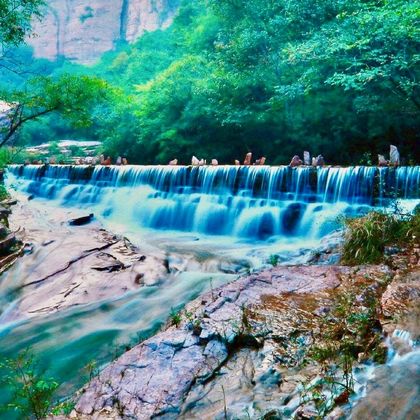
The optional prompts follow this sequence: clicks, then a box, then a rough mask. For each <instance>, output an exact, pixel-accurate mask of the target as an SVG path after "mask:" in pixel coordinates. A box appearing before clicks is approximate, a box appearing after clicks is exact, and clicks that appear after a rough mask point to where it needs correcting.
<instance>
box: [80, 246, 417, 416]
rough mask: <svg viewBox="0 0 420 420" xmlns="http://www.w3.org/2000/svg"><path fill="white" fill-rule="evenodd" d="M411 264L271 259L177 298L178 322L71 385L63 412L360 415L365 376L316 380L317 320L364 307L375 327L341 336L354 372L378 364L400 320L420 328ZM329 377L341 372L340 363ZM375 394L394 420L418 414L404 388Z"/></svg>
mask: <svg viewBox="0 0 420 420" xmlns="http://www.w3.org/2000/svg"><path fill="white" fill-rule="evenodd" d="M419 262H420V250H419V249H414V250H411V251H410V252H409V253H408V254H399V255H394V256H392V257H391V258H390V259H389V260H388V263H387V264H386V265H379V266H360V267H351V268H350V267H342V266H331V267H325V266H321V267H320V266H307V267H305V266H295V267H277V268H273V269H271V270H268V271H263V272H261V273H258V274H254V275H252V276H248V277H244V278H241V279H239V280H237V281H235V282H233V283H230V284H228V285H225V286H222V287H220V288H218V289H215V290H212V291H210V292H208V293H206V294H205V295H203V296H201V297H200V298H198V299H196V300H195V301H193V302H191V303H190V304H188V305H187V306H186V308H185V310H184V311H183V312H182V313H181V314H180V317H179V320H178V322H179V324H178V325H171V326H168V327H167V329H165V330H164V331H162V332H161V333H159V334H157V335H156V336H154V337H152V338H151V339H149V340H146V341H145V342H143V343H141V344H140V345H138V346H136V347H134V348H133V349H132V350H130V351H129V352H127V353H125V354H124V355H123V356H121V357H120V358H119V359H117V360H116V361H115V362H113V363H112V364H111V365H109V366H108V367H106V368H105V369H104V370H103V371H102V372H101V373H100V375H99V376H98V377H97V378H95V379H94V380H93V381H92V382H90V383H89V384H88V385H87V386H86V387H85V388H83V389H82V390H81V392H80V394H79V396H78V397H77V404H76V408H75V412H74V413H73V416H76V415H77V417H78V418H113V419H116V418H118V419H120V418H133V417H134V418H137V419H148V418H151V417H154V416H164V417H165V418H185V419H187V418H188V419H191V418H242V417H246V416H248V417H250V418H256V417H259V418H292V417H293V418H295V417H296V418H305V419H309V418H318V417H319V416H321V417H325V416H327V415H328V412H330V411H331V410H333V409H334V414H333V415H332V416H330V417H329V418H341V417H348V416H349V415H351V413H352V410H353V414H352V418H355V419H358V418H359V419H362V418H366V417H363V415H364V414H366V412H367V411H366V410H368V411H369V412H370V413H371V414H372V415H373V414H375V406H374V405H372V406H370V405H369V404H368V406H366V404H364V402H363V399H362V400H361V403H360V404H361V406H362V409H360V408H358V405H357V402H358V400H359V398H360V397H361V395H363V394H366V393H367V395H368V397H370V392H371V389H370V385H369V383H368V384H367V390H366V389H365V390H363V389H362V388H366V383H365V384H363V383H362V384H358V386H357V394H355V395H354V396H352V395H351V394H349V393H348V394H347V393H346V391H347V390H346V388H345V386H342V387H340V386H339V387H338V389H335V391H332V390H331V389H327V388H325V384H323V382H322V381H323V380H325V371H324V367H325V366H324V365H323V364H322V363H317V362H316V361H315V360H314V358H313V357H312V356H311V351H310V350H311V349H312V348H314V347H316V346H318V347H319V346H321V347H322V346H328V343H325V342H324V340H326V339H327V337H326V335H325V329H326V328H328V327H327V326H326V324H325V322H326V321H328V322H332V323H333V324H334V323H335V325H337V328H338V326H339V325H340V323H344V324H345V323H349V322H350V323H351V322H352V321H351V319H352V316H356V315H357V316H359V317H360V316H362V315H366V313H367V312H366V308H367V307H369V305H374V315H373V319H372V321H373V322H374V324H376V325H374V328H372V330H371V331H370V330H369V328H370V327H369V325H365V328H366V331H364V332H363V335H361V336H359V335H356V334H355V336H354V337H347V338H346V339H353V340H354V342H353V343H351V344H352V346H353V347H355V348H356V349H357V348H359V350H357V352H358V359H359V364H357V363H355V365H354V368H353V372H356V371H359V374H358V375H359V376H360V371H363V370H369V369H371V367H370V365H369V364H368V363H367V362H368V361H370V362H372V360H374V361H375V362H376V363H377V364H382V363H385V362H386V361H387V357H389V353H390V351H391V347H392V348H396V351H397V353H399V354H401V355H403V354H405V353H407V352H409V351H412V349H407V345H406V346H405V347H404V343H403V341H402V340H399V338H398V336H393V333H394V332H395V331H396V330H402V329H403V330H406V331H408V332H409V333H410V334H411V337H412V340H414V341H415V340H418V339H419V337H420V325H419V322H418V302H419V298H420V265H419ZM345 298H346V299H349V298H352V299H354V300H352V301H351V302H349V306H348V307H347V310H348V313H345V314H342V315H341V316H342V317H343V319H340V317H339V315H337V312H335V310H336V308H337V303H338V302H342V299H345ZM350 308H351V309H350ZM331 316H332V317H333V318H332V319H331V318H329V317H331ZM172 321H173V322H174V320H172ZM353 322H354V327H357V325H358V324H357V323H356V322H355V321H354V320H353ZM335 333H336V334H340V331H338V330H337V331H335ZM330 339H331V338H330ZM338 339H339V340H343V339H344V337H338ZM358 340H360V342H358ZM398 341H400V342H399V343H398ZM386 343H387V344H386ZM388 360H389V359H388ZM417 368H418V367H417ZM417 368H416V367H415V366H414V367H411V369H414V371H415V370H416V369H417ZM351 374H352V375H353V373H351ZM416 375H417V373H415V372H414V373H412V376H411V381H412V382H413V383H415V381H416V379H415V378H416ZM330 379H331V378H330ZM334 380H335V381H337V382H340V381H341V382H343V372H342V371H341V370H340V367H338V370H337V372H335V374H334ZM316 383H317V384H318V385H317V386H316V387H314V384H316ZM315 391H316V392H315ZM323 393H324V394H323ZM378 393H379V396H380V397H381V398H383V400H381V411H380V412H381V413H393V415H392V418H393V419H397V418H401V419H402V418H404V419H407V418H413V419H414V418H415V413H418V410H419V405H418V403H416V402H415V401H413V398H408V399H404V398H401V399H400V400H399V402H398V404H397V405H395V400H394V399H392V398H391V395H380V391H378V389H376V398H378ZM374 395H375V394H374ZM417 396H418V395H417ZM319 398H326V399H328V401H325V403H326V404H327V403H328V404H329V406H327V407H322V406H321V405H320V404H319V403H320V401H319ZM354 405H355V406H356V408H354ZM322 410H324V411H322ZM370 418H377V417H375V416H374V415H373V417H370Z"/></svg>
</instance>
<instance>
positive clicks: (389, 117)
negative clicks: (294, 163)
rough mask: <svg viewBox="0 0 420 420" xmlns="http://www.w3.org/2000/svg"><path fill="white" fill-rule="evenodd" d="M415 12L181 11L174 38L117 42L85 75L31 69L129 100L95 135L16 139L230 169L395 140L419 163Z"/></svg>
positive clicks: (343, 8) (53, 130)
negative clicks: (86, 79) (100, 85)
mask: <svg viewBox="0 0 420 420" xmlns="http://www.w3.org/2000/svg"><path fill="white" fill-rule="evenodd" d="M419 5H420V4H419V1H417V0H416V1H412V2H407V1H403V0H397V1H392V2H390V1H377V0H369V1H352V2H343V1H341V0H336V1H321V2H315V3H314V2H311V1H303V2H302V1H276V2H272V1H270V2H267V1H263V0H251V1H250V0H247V1H242V0H239V1H232V0H218V1H213V0H207V1H205V0H199V1H194V2H191V1H187V0H185V1H184V2H183V3H182V6H181V8H180V11H179V14H178V17H177V18H176V19H175V22H174V24H173V25H172V26H171V27H170V28H169V29H167V30H165V31H156V32H153V33H149V34H146V35H145V36H144V37H142V38H141V39H139V40H138V41H137V42H136V43H135V44H133V45H120V46H119V47H118V49H117V50H116V51H115V52H111V53H108V54H106V55H105V56H104V57H103V58H102V60H101V61H100V63H98V64H97V65H96V66H94V67H93V68H83V67H81V66H75V65H70V64H68V63H66V62H60V63H56V64H55V65H51V64H48V63H47V62H45V61H42V60H40V61H37V62H35V63H34V66H35V68H37V70H38V71H41V72H42V71H43V72H45V74H53V75H54V77H56V76H58V75H60V74H63V73H65V72H70V73H72V74H77V75H81V74H86V75H95V76H99V77H101V78H103V79H105V80H107V81H108V82H109V83H110V84H112V85H115V86H118V87H120V88H121V90H122V92H123V93H121V95H119V96H118V97H115V98H114V103H113V107H112V110H111V111H108V110H106V111H105V110H104V109H103V108H101V107H95V109H94V110H92V111H93V114H94V115H95V118H94V124H93V125H92V127H91V128H88V129H86V128H83V130H77V131H74V129H73V128H71V127H70V126H69V124H68V123H67V122H65V121H63V120H60V119H58V118H57V116H56V115H54V116H47V117H45V118H44V119H43V120H42V121H41V122H40V121H38V122H36V123H31V124H28V125H27V126H26V128H25V129H24V130H23V131H22V132H21V134H20V141H25V142H30V143H32V142H41V141H45V140H55V139H57V138H58V137H64V136H67V137H68V136H72V137H84V138H90V139H101V140H105V142H106V148H107V153H110V154H115V155H120V154H122V153H123V154H127V155H129V156H130V158H131V159H130V160H131V161H132V162H138V163H167V161H169V160H170V159H173V158H174V157H177V158H178V159H180V160H181V161H183V162H189V160H190V158H191V154H196V155H199V156H204V157H207V158H210V157H217V158H218V159H219V160H220V161H221V162H232V161H233V159H234V158H238V157H240V156H242V155H243V154H244V153H245V152H247V151H249V150H252V151H253V152H254V153H255V154H257V155H266V156H268V157H269V160H268V162H269V163H280V162H282V163H284V162H287V161H288V160H289V159H290V156H291V155H293V154H295V153H296V152H301V151H302V150H303V149H310V150H311V151H312V153H313V154H317V153H323V154H324V155H325V156H326V159H327V161H328V162H337V163H338V162H339V163H348V162H355V161H359V160H360V158H361V157H362V156H363V154H364V153H365V152H368V153H369V154H373V153H376V152H384V151H385V150H386V149H388V146H389V143H390V142H392V143H395V144H397V145H398V146H400V148H401V150H402V152H403V155H404V156H407V163H408V162H409V161H410V159H412V160H414V161H416V160H417V159H418V158H419V153H420V151H419V149H418V147H417V140H418V139H417V137H416V132H418V128H419V119H418V111H419V102H418V99H417V98H418V93H419V85H418V82H417V81H418V78H419V74H418V54H417V51H418V36H417V35H418V29H417V25H416V19H417V16H418V14H417V10H418V8H419ZM20 54H26V57H27V58H28V51H27V50H25V51H22V52H21V53H20ZM41 63H42V66H41ZM3 74H4V73H3ZM3 74H2V76H3ZM7 79H9V80H10V79H13V83H15V84H16V83H18V84H19V83H21V82H22V79H19V78H16V76H15V75H14V76H10V75H9V76H7V77H5V78H4V79H3V80H7ZM76 112H77V110H76ZM385 116H386V118H385Z"/></svg>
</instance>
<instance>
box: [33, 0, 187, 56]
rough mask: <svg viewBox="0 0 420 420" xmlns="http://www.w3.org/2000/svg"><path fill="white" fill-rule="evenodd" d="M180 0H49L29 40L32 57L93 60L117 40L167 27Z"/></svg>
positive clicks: (125, 39) (131, 40) (110, 47)
mask: <svg viewBox="0 0 420 420" xmlns="http://www.w3.org/2000/svg"><path fill="white" fill-rule="evenodd" d="M179 3H180V0H89V1H84V0H49V1H48V7H47V11H46V14H45V16H44V19H43V20H42V22H35V23H34V36H32V37H31V38H30V39H29V41H28V42H29V44H30V45H31V46H32V47H33V48H34V55H35V57H43V58H47V59H50V60H55V59H57V58H58V57H60V56H64V57H66V58H67V59H69V60H71V61H74V62H78V63H82V64H92V63H94V62H95V61H96V60H97V59H98V58H99V57H100V56H101V55H102V54H103V53H104V52H106V51H109V50H111V49H113V48H114V46H115V44H116V43H117V42H119V41H128V42H133V41H135V40H136V39H137V38H138V37H140V36H141V35H142V34H143V33H144V32H146V31H154V30H156V29H160V28H166V27H168V26H169V25H170V24H171V22H172V20H173V18H174V16H175V14H176V11H177V9H178V6H179Z"/></svg>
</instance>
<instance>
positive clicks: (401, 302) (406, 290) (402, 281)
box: [381, 269, 420, 317]
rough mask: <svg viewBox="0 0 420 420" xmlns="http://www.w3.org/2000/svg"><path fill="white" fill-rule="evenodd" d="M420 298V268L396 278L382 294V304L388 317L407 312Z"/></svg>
mask: <svg viewBox="0 0 420 420" xmlns="http://www.w3.org/2000/svg"><path fill="white" fill-rule="evenodd" d="M419 298H420V269H415V270H414V271H412V272H411V273H409V274H407V275H406V276H404V277H403V278H402V277H397V276H396V278H394V280H393V281H392V282H391V284H389V285H388V286H387V288H386V290H385V292H384V294H383V295H382V298H381V306H382V311H383V313H384V315H385V316H386V317H392V316H394V315H395V314H397V313H404V312H407V311H408V310H409V309H410V307H412V305H415V304H416V302H418V299H419Z"/></svg>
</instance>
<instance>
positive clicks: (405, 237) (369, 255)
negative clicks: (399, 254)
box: [341, 209, 420, 265]
mask: <svg viewBox="0 0 420 420" xmlns="http://www.w3.org/2000/svg"><path fill="white" fill-rule="evenodd" d="M345 225H346V234H345V241H344V246H343V250H342V257H341V262H342V263H343V264H348V265H357V264H378V263H380V262H382V261H383V260H384V252H385V247H387V246H411V245H414V244H415V243H418V242H419V237H420V211H419V210H418V209H416V210H415V211H414V213H413V214H402V213H400V212H394V213H384V212H380V211H372V212H370V213H368V214H367V215H366V216H363V217H359V218H354V219H346V220H345Z"/></svg>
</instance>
